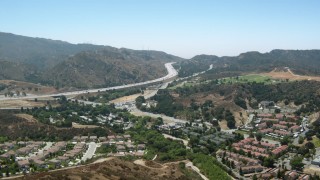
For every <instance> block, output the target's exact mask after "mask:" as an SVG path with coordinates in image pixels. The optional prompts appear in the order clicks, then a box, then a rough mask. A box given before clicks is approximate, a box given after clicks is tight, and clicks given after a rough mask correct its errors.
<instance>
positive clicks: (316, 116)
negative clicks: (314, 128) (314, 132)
mask: <svg viewBox="0 0 320 180" xmlns="http://www.w3.org/2000/svg"><path fill="white" fill-rule="evenodd" d="M319 118H320V112H316V113H313V114H311V115H310V116H309V120H310V124H312V123H314V122H315V121H316V120H318V119H319Z"/></svg>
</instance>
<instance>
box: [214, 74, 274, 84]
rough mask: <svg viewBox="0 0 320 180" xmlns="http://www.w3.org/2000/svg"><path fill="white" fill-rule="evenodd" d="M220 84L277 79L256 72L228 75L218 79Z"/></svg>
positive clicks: (271, 81) (266, 81)
mask: <svg viewBox="0 0 320 180" xmlns="http://www.w3.org/2000/svg"><path fill="white" fill-rule="evenodd" d="M220 82H221V83H222V84H233V83H248V82H256V83H268V84H272V83H276V82H277V80H274V79H271V78H270V77H268V76H262V75H258V74H249V75H244V76H237V77H228V78H223V79H220Z"/></svg>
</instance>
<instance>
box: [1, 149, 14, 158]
mask: <svg viewBox="0 0 320 180" xmlns="http://www.w3.org/2000/svg"><path fill="white" fill-rule="evenodd" d="M15 155H16V153H15V152H14V151H12V150H10V151H8V152H6V153H4V154H2V155H0V158H1V159H10V158H11V157H15Z"/></svg>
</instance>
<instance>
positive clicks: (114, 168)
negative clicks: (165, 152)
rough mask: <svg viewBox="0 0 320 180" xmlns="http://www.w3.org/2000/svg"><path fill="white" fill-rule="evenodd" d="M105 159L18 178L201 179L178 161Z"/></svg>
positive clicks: (58, 179)
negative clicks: (165, 162) (156, 162)
mask: <svg viewBox="0 0 320 180" xmlns="http://www.w3.org/2000/svg"><path fill="white" fill-rule="evenodd" d="M105 160H106V161H105V162H101V163H95V164H89V165H86V166H82V167H75V168H69V169H65V170H63V169H61V170H57V171H52V172H44V173H39V174H33V175H27V176H23V177H21V178H18V179H26V180H27V179H57V180H60V179H70V180H73V179H74V180H75V179H97V180H98V179H110V180H113V179H114V180H116V179H141V180H144V179H146V180H147V179H148V180H151V179H164V180H165V179H170V180H171V179H186V180H188V179H201V178H200V177H199V176H197V175H195V174H194V173H193V172H192V171H191V170H187V169H182V168H181V167H180V166H179V164H178V163H167V164H166V165H163V166H161V165H160V164H159V165H158V164H156V165H157V166H155V165H154V166H152V167H149V166H146V165H138V164H135V163H133V162H130V161H125V160H122V159H119V158H107V159H105ZM150 163H152V164H154V163H153V162H150ZM158 166H160V167H158Z"/></svg>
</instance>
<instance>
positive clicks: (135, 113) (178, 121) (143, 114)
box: [130, 107, 188, 123]
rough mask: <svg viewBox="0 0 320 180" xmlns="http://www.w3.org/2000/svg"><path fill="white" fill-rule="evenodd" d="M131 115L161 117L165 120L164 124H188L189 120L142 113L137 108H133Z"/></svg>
mask: <svg viewBox="0 0 320 180" xmlns="http://www.w3.org/2000/svg"><path fill="white" fill-rule="evenodd" d="M130 113H131V114H133V115H136V116H150V117H152V118H158V117H161V118H162V119H163V122H164V123H186V122H188V121H187V120H184V119H176V118H174V117H170V116H166V115H163V114H153V113H150V112H144V111H140V110H139V109H138V108H136V107H134V108H132V109H131V111H130Z"/></svg>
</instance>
